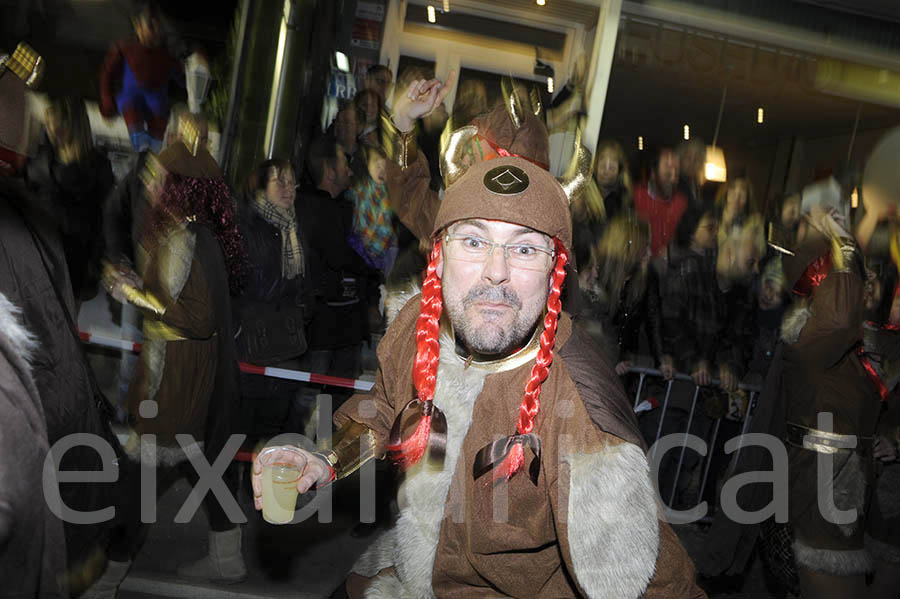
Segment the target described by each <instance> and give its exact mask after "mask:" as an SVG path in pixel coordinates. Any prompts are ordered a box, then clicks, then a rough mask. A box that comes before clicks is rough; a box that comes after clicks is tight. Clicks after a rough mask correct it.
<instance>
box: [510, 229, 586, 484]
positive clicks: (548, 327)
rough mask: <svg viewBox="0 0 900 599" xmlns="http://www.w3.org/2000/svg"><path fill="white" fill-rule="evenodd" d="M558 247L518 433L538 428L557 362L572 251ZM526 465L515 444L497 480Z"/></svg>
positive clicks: (518, 445) (556, 242) (511, 474)
mask: <svg viewBox="0 0 900 599" xmlns="http://www.w3.org/2000/svg"><path fill="white" fill-rule="evenodd" d="M553 244H554V245H555V246H556V264H555V265H554V267H553V279H552V281H551V286H550V294H549V295H548V296H547V314H546V315H545V316H544V331H543V332H542V333H541V348H540V349H539V350H538V353H537V357H536V358H535V360H534V366H532V367H531V377H530V378H529V379H528V382H527V383H526V384H525V397H524V399H522V404H521V405H520V406H519V421H518V423H517V424H516V432H518V433H519V434H520V435H527V434H528V433H530V432H531V431H533V430H534V420H535V418H537V415H538V413H539V412H540V411H541V384H542V383H543V382H544V381H545V380H546V378H547V375H549V374H550V364H551V363H553V346H554V345H555V344H556V324H557V322H558V321H559V313H560V312H562V302H561V301H560V299H559V298H560V295H561V294H562V286H563V282H564V281H565V279H566V263H567V262H568V261H569V254H568V253H567V252H566V248H565V247H564V246H563V244H562V243H561V242H560V241H559V239H555V238H554V239H553ZM524 465H525V450H524V448H523V446H522V444H521V443H516V444H514V445H513V446H512V448H511V449H510V451H509V453H508V454H507V455H506V458H504V460H503V462H502V463H501V464H500V465H499V466H497V467H496V468H494V476H493V479H494V480H495V481H496V480H502V479H506V480H509V479H510V478H512V477H513V475H514V474H515V473H516V472H518V471H519V470H521V469H522V466H524Z"/></svg>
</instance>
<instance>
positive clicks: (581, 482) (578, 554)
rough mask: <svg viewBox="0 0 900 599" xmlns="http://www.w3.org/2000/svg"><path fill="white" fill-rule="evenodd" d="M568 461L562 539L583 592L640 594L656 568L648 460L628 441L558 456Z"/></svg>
mask: <svg viewBox="0 0 900 599" xmlns="http://www.w3.org/2000/svg"><path fill="white" fill-rule="evenodd" d="M563 459H564V460H565V462H567V463H568V464H569V504H568V513H567V523H568V544H569V551H570V553H571V556H572V565H573V568H574V570H575V572H574V574H575V579H576V580H577V581H578V584H579V586H580V587H581V588H582V589H583V590H584V592H585V593H586V594H587V596H588V597H604V598H606V599H635V598H637V597H641V596H643V594H644V592H645V591H646V589H647V586H648V585H649V584H650V580H651V579H652V578H653V574H654V572H655V571H656V559H657V557H658V555H659V519H658V512H657V505H656V493H655V492H654V490H653V485H652V483H651V481H650V466H649V464H648V462H647V458H646V456H645V455H644V452H643V451H642V450H641V448H640V447H638V446H637V445H634V444H632V443H619V444H617V445H608V446H607V447H606V448H604V449H603V450H601V451H599V452H597V453H591V454H575V455H569V456H566V457H564V458H563Z"/></svg>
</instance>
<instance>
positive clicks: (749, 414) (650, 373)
mask: <svg viewBox="0 0 900 599" xmlns="http://www.w3.org/2000/svg"><path fill="white" fill-rule="evenodd" d="M628 373H629V374H637V375H638V376H639V377H640V378H639V379H638V387H637V393H636V394H635V397H634V408H635V410H636V411H637V408H638V405H640V403H641V391H643V389H644V382H645V380H646V379H647V377H657V378H660V379H662V378H664V377H663V374H662V372H661V371H659V370H657V369H655V368H644V367H640V366H632V367H630V368H629V369H628ZM676 380H678V381H686V382H689V383H693V382H694V379H692V378H691V377H690V376H688V375H686V374H683V373H677V374H676V375H675V376H674V377H673V378H672V379H670V380H669V381H668V382H667V384H666V396H665V399H664V400H663V403H662V412H661V413H660V416H659V426H658V427H657V429H656V439H655V440H654V442H653V450H652V453H651V455H650V459H651V460H652V459H653V458H654V457H655V455H656V443H657V442H658V441H659V438H660V436H661V435H662V429H663V423H664V422H665V419H666V411H667V410H668V408H669V398H670V397H671V395H672V384H673V383H674V382H675V381H676ZM718 385H719V380H718V379H712V381H711V382H710V384H709V385H707V386H709V387H716V386H718ZM700 387H701V385H696V384H695V385H694V397H693V400H692V401H691V411H690V413H689V414H688V422H687V428H686V430H685V431H684V441H683V442H682V444H681V453H680V455H679V456H678V467H677V468H676V469H675V478H674V479H673V482H672V491H671V493H669V501H668V502H667V504H668V505H669V507H672V506H673V504H674V502H675V493H676V491H677V489H678V480H679V479H680V478H681V469H682V467H683V465H684V453H685V451H686V450H687V440H688V435H689V434H690V432H691V424H693V422H694V412H695V411H696V409H697V397H698V396H699V395H700ZM738 389H741V390H744V391H747V392H749V393H750V395H749V397H748V399H747V409H746V411H745V412H744V420H743V423H742V426H741V437H740V441H739V444H738V448H737V450H736V451H735V454H734V457H733V458H732V460H731V464H732V466H731V467H732V468H733V467H734V464H736V463H737V461H738V457H739V456H740V454H741V446H742V445H743V436H744V435H745V434H746V433H747V431H748V430H749V429H750V422H751V420H752V418H753V411H754V409H755V407H756V400H757V397H758V396H759V393H760V391H761V389H760V387H758V386H756V385H746V384H744V383H740V384H738ZM722 418H724V416H720V417H719V418H717V419H716V424H715V427H714V428H713V433H712V441H711V442H710V443H709V445H708V446H707V447H708V448H709V449H708V451H707V452H706V463H705V465H704V467H703V479H702V480H701V482H700V494H699V497H700V499H701V501H702V498H703V492H704V491H705V490H706V482H707V480H708V478H709V469H710V466H711V465H712V459H713V455H714V452H715V448H716V441H717V440H718V438H719V427H720V426H721V425H722Z"/></svg>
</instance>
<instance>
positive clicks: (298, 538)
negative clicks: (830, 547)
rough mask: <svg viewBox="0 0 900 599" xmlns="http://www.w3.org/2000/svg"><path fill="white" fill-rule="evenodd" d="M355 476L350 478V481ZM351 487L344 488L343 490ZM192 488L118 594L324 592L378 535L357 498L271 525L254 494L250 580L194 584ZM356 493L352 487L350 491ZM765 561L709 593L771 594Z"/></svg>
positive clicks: (700, 536) (200, 548)
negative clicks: (182, 573) (362, 524)
mask: <svg viewBox="0 0 900 599" xmlns="http://www.w3.org/2000/svg"><path fill="white" fill-rule="evenodd" d="M346 482H348V483H352V481H346ZM345 490H346V489H345ZM189 492H190V488H189V486H188V484H187V483H186V482H184V481H182V482H179V483H177V484H176V485H175V486H174V487H173V488H172V489H170V490H169V491H168V492H167V494H166V495H165V496H164V497H163V498H162V500H161V501H160V504H159V521H158V522H157V523H156V524H155V525H153V527H152V528H151V530H150V533H149V536H148V539H147V542H146V544H145V545H144V547H143V549H142V550H141V553H140V554H139V556H138V558H137V559H136V560H135V564H134V567H133V568H132V570H131V572H130V574H129V576H128V578H127V579H126V580H125V583H124V584H123V586H122V588H121V591H120V593H119V597H120V598H121V599H146V598H150V597H189V598H196V599H206V598H215V599H233V598H234V599H236V598H239V597H243V598H255V597H274V598H279V597H292V598H299V599H313V598H317V599H318V598H326V597H328V596H329V595H330V594H331V593H332V591H334V590H335V589H336V588H337V587H338V586H339V585H340V584H341V581H342V580H343V577H344V575H345V573H346V572H347V570H348V569H349V567H350V565H351V564H352V563H353V562H354V561H355V560H356V558H357V557H358V556H359V554H360V553H362V551H363V550H364V549H365V547H366V546H367V545H368V544H369V543H370V542H371V541H372V540H373V538H374V537H370V538H368V539H358V538H354V537H353V536H351V534H350V531H351V529H352V527H353V525H354V524H355V523H356V522H357V521H358V514H357V513H356V510H357V507H356V505H355V498H354V499H353V500H352V501H342V502H340V503H339V502H338V501H335V504H334V505H335V509H334V514H333V515H334V521H333V522H332V523H330V524H320V523H318V522H317V521H315V519H311V520H307V521H305V522H302V523H298V524H292V525H288V526H273V525H270V524H267V523H266V522H264V521H263V520H262V518H261V517H260V516H259V514H258V513H257V512H255V511H253V509H252V505H251V504H250V498H249V493H247V492H246V490H243V489H242V491H241V495H240V497H239V500H240V502H241V504H242V507H243V508H244V510H245V513H247V515H248V517H249V520H248V523H247V524H246V525H245V526H244V529H243V530H244V556H245V559H246V561H247V566H248V569H249V577H248V579H247V581H245V582H243V583H240V584H235V585H211V584H197V583H192V582H189V581H185V580H180V579H178V577H177V576H176V574H175V569H176V567H177V566H178V564H180V563H183V562H188V561H191V560H193V559H196V558H198V557H200V556H201V555H202V554H203V552H204V551H205V549H206V517H205V515H204V514H203V511H202V510H200V511H198V513H197V515H196V516H195V517H194V519H193V520H192V521H191V522H190V523H188V524H175V523H174V522H173V518H174V515H175V514H176V513H177V511H178V510H179V509H180V507H181V505H182V504H183V502H184V500H185V499H186V498H187V496H188V493H189ZM349 494H350V495H352V494H353V493H352V489H351V492H350V493H349ZM678 532H679V535H680V536H681V537H682V540H683V543H684V545H685V547H686V548H687V549H688V551H689V552H693V551H695V550H696V549H697V548H698V547H699V546H701V545H702V543H703V542H704V534H705V533H704V532H703V530H702V529H701V528H700V527H697V526H690V527H681V528H679V529H678ZM772 596H773V595H770V594H769V593H768V591H767V590H766V588H765V584H764V582H763V575H762V569H761V565H760V564H758V563H757V564H754V566H753V568H751V571H750V574H749V576H748V577H747V578H746V582H745V583H744V585H743V587H742V588H740V589H738V590H736V591H734V592H728V593H717V594H714V595H712V597H716V598H719V599H726V598H734V599H737V598H744V599H767V598H769V597H772Z"/></svg>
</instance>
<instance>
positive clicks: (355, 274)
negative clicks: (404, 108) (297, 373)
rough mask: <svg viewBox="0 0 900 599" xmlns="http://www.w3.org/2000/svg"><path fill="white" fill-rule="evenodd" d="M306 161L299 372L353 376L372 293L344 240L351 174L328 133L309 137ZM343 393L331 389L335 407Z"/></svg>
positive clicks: (363, 267) (349, 221) (361, 263)
mask: <svg viewBox="0 0 900 599" xmlns="http://www.w3.org/2000/svg"><path fill="white" fill-rule="evenodd" d="M306 164H307V168H308V169H309V174H310V178H311V179H312V181H313V184H314V185H315V187H308V188H303V189H301V191H300V194H299V195H300V200H299V202H300V203H299V204H298V205H299V206H302V214H304V215H309V216H310V218H304V219H302V222H301V226H302V227H303V228H304V229H305V233H306V238H307V240H308V242H309V245H310V249H311V251H312V254H313V256H312V258H311V259H312V262H313V273H314V275H313V276H314V279H313V285H314V286H315V289H316V311H315V315H314V317H313V318H312V322H311V323H310V326H309V331H308V333H309V337H308V344H309V350H308V351H307V353H306V355H305V356H304V357H303V360H302V365H303V370H307V371H310V372H315V373H319V374H329V375H331V376H338V377H344V378H350V379H355V378H356V377H357V376H359V374H360V367H361V363H360V350H361V348H362V343H363V341H364V340H365V339H367V338H368V335H369V327H368V323H367V320H366V319H367V311H368V301H369V298H370V297H371V296H372V295H373V294H372V290H371V289H370V285H371V283H372V280H371V274H372V270H371V268H370V267H369V265H368V264H367V263H366V261H365V260H364V259H363V258H362V257H360V255H359V254H357V253H356V252H355V251H354V249H353V248H352V247H351V246H350V243H349V241H348V239H349V237H350V232H351V230H352V226H353V204H352V203H351V202H350V201H349V200H348V199H346V198H345V197H344V191H345V190H346V189H347V187H348V186H349V185H350V181H351V175H352V173H351V172H350V167H349V166H348V165H347V160H346V157H345V154H344V152H343V151H342V150H341V147H340V146H339V145H337V144H336V143H335V142H334V140H332V139H330V138H329V137H321V138H318V139H315V140H313V142H312V143H311V144H310V146H309V154H308V156H307V160H306ZM376 280H377V279H376ZM347 397H349V394H347V393H346V392H344V391H343V390H342V391H340V392H338V393H335V404H334V407H335V409H336V408H337V407H338V405H339V404H340V402H341V401H343V400H344V399H346V398H347Z"/></svg>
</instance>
